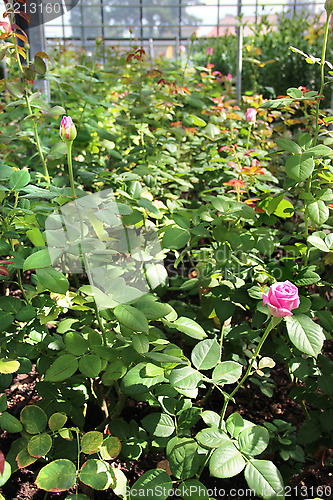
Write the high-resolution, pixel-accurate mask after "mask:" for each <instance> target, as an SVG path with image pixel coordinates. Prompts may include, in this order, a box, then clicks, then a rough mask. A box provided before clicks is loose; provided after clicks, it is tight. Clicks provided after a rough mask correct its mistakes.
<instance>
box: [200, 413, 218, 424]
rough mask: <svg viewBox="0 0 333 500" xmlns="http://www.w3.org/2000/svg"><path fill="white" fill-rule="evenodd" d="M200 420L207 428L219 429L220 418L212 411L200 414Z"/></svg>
mask: <svg viewBox="0 0 333 500" xmlns="http://www.w3.org/2000/svg"><path fill="white" fill-rule="evenodd" d="M201 418H202V420H203V421H204V422H205V424H206V425H209V427H219V425H220V421H221V417H220V415H219V414H218V413H216V412H215V411H212V410H205V411H204V412H202V413H201Z"/></svg>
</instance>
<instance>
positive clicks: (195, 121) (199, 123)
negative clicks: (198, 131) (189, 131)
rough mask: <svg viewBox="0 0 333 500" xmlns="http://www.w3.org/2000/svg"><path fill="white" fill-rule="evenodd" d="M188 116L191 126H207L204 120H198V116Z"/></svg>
mask: <svg viewBox="0 0 333 500" xmlns="http://www.w3.org/2000/svg"><path fill="white" fill-rule="evenodd" d="M188 116H189V117H190V118H191V120H192V124H191V125H194V126H195V127H205V126H206V125H207V123H206V122H205V120H203V119H202V118H199V116H196V115H188Z"/></svg>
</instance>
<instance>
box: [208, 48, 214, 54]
mask: <svg viewBox="0 0 333 500" xmlns="http://www.w3.org/2000/svg"><path fill="white" fill-rule="evenodd" d="M213 51H214V49H213V47H208V49H207V56H212V55H213Z"/></svg>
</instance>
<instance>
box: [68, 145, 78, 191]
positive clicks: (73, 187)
mask: <svg viewBox="0 0 333 500" xmlns="http://www.w3.org/2000/svg"><path fill="white" fill-rule="evenodd" d="M66 144H67V161H68V174H69V183H70V185H71V191H72V198H73V200H74V199H75V198H76V194H75V186H74V176H73V165H72V144H73V143H72V142H71V141H69V142H67V143H66Z"/></svg>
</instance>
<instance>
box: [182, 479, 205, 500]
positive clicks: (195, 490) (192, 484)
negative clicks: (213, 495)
mask: <svg viewBox="0 0 333 500" xmlns="http://www.w3.org/2000/svg"><path fill="white" fill-rule="evenodd" d="M178 489H179V492H180V497H181V498H183V499H184V500H205V499H206V500H209V495H208V491H207V488H206V486H205V485H203V484H202V483H200V481H197V480H196V479H189V480H188V481H185V482H184V483H181V484H180V485H179V487H178Z"/></svg>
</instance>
